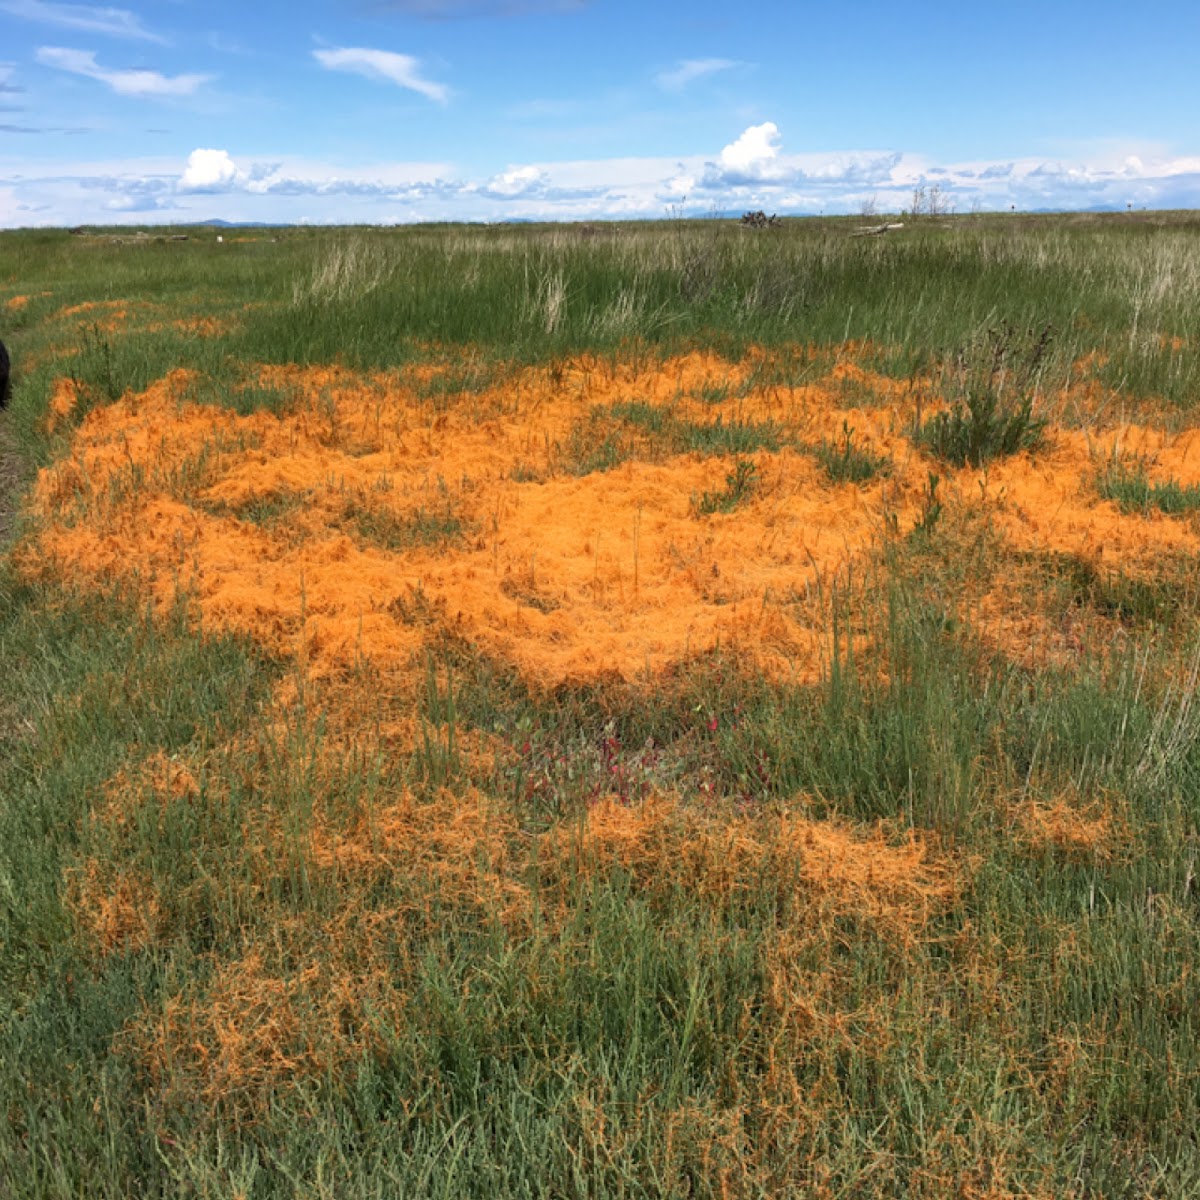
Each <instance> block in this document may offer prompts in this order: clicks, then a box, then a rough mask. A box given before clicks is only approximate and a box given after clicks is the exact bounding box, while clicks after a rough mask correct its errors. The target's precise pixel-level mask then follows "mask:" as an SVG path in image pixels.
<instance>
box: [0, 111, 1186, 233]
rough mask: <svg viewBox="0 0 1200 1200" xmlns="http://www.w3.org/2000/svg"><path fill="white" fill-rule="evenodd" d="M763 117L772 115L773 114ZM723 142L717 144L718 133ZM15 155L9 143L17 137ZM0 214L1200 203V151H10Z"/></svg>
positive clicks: (648, 212)
mask: <svg viewBox="0 0 1200 1200" xmlns="http://www.w3.org/2000/svg"><path fill="white" fill-rule="evenodd" d="M768 124H769V123H768ZM718 145H719V143H718ZM14 153H16V151H15V150H14ZM10 163H11V167H10V170H9V172H8V174H7V176H6V178H7V180H10V181H12V182H11V186H10V189H9V196H8V198H7V201H5V199H4V196H3V190H2V189H0V225H4V224H24V223H29V222H30V221H31V220H36V221H37V222H39V223H43V224H58V225H64V224H77V223H79V222H80V221H83V220H89V219H94V214H95V213H96V212H97V211H100V210H102V209H107V211H108V212H109V213H110V214H112V218H113V219H114V220H129V221H133V220H135V219H137V217H138V214H147V213H149V214H155V213H163V214H164V216H163V218H162V219H166V216H165V212H166V210H167V209H168V207H174V208H175V209H176V211H184V210H185V209H186V211H189V212H191V213H192V214H193V215H194V216H196V217H199V218H211V217H219V218H223V219H225V220H235V221H238V220H242V221H270V222H279V223H288V222H302V223H316V222H329V223H332V224H347V223H356V222H363V223H372V222H386V223H393V222H408V221H415V220H467V221H479V220H506V219H514V218H519V219H534V220H538V219H540V220H592V219H596V218H614V219H620V218H623V217H641V218H645V217H663V216H665V215H668V214H669V213H672V212H679V211H681V210H683V209H685V208H686V210H687V211H688V212H689V213H695V214H696V215H702V214H705V213H710V212H722V213H725V214H729V215H736V214H737V213H739V212H744V211H745V210H746V209H747V208H762V209H765V210H767V211H772V212H779V213H781V214H789V213H806V212H812V213H816V212H827V213H834V212H849V213H855V212H859V211H860V209H861V208H862V206H863V205H864V204H865V203H866V202H868V201H872V202H874V203H875V205H876V206H877V208H878V209H879V211H881V212H897V211H899V210H900V209H902V208H906V207H908V206H909V204H911V202H912V196H913V191H914V189H916V188H920V187H931V186H933V182H934V181H935V180H936V181H937V186H938V187H939V189H940V195H941V197H942V198H943V199H945V200H946V201H948V202H949V203H950V204H952V205H954V206H956V207H957V208H958V210H959V211H967V210H968V209H972V208H975V207H980V208H983V209H990V210H1007V209H1008V208H1009V207H1010V206H1015V207H1016V208H1018V209H1021V210H1026V211H1028V210H1030V209H1039V208H1052V209H1067V210H1069V209H1081V208H1108V209H1121V210H1123V209H1124V208H1125V207H1126V205H1127V204H1129V203H1133V204H1135V205H1137V206H1139V207H1140V206H1142V205H1145V206H1148V207H1152V208H1153V207H1160V208H1162V207H1175V208H1185V207H1186V208H1191V207H1200V156H1192V157H1176V158H1170V157H1168V156H1166V155H1165V154H1164V153H1162V152H1161V150H1158V149H1153V148H1149V147H1129V146H1124V147H1121V148H1120V150H1119V152H1118V151H1113V152H1111V153H1107V154H1105V155H1100V154H1087V155H1083V154H1081V155H1078V156H1071V157H1063V158H1061V159H1058V160H1047V159H1041V158H1025V159H1017V160H1012V161H1003V160H990V161H989V160H978V161H974V162H945V161H932V160H928V159H926V158H924V157H922V156H920V155H917V154H902V153H900V152H898V151H870V150H855V151H847V152H843V153H838V154H824V153H823V154H803V153H791V152H787V151H785V150H784V149H783V147H782V145H781V139H780V138H779V131H778V129H775V128H774V127H773V126H771V127H765V126H754V127H752V128H751V129H750V130H747V131H746V132H745V133H743V135H742V136H741V137H739V138H737V139H735V140H734V141H732V142H731V143H730V144H729V145H728V146H726V147H725V148H724V151H721V150H718V149H717V147H716V146H714V152H713V154H712V155H711V157H707V158H706V157H704V156H701V155H693V156H685V157H682V158H680V157H670V158H666V157H663V158H626V159H601V160H582V161H559V162H539V163H518V164H514V165H511V166H509V167H507V168H506V169H505V170H503V171H500V172H498V173H496V174H491V175H480V176H477V177H475V178H462V177H460V176H459V175H458V173H457V172H456V171H455V170H454V168H453V166H452V165H450V164H447V163H436V162H427V163H415V162H389V163H368V164H363V165H361V166H358V167H346V166H344V165H335V164H332V163H328V162H324V161H321V160H309V159H298V158H293V159H288V160H285V161H282V162H280V161H268V160H265V159H264V160H259V161H255V160H253V159H251V158H249V157H245V158H243V157H241V156H239V158H237V159H234V158H233V156H232V155H231V154H230V153H229V152H228V151H227V150H224V149H216V148H211V147H205V148H199V149H197V150H195V151H193V153H192V154H191V155H190V156H189V157H188V159H187V161H186V164H185V163H183V162H182V161H180V160H178V159H157V158H156V159H141V160H129V161H124V162H117V163H112V164H109V165H108V166H105V167H97V166H96V164H94V163H91V162H81V163H79V164H76V165H73V166H67V165H63V164H58V165H55V166H54V167H53V168H47V166H46V165H45V164H44V162H42V161H40V160H36V159H34V158H30V159H29V160H28V161H21V160H20V159H19V158H17V159H13V158H12V156H11V155H10Z"/></svg>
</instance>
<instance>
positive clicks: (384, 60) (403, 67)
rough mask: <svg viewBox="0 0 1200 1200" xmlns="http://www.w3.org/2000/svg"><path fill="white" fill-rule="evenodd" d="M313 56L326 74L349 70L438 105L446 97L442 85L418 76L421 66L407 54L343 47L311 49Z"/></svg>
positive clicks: (447, 90)
mask: <svg viewBox="0 0 1200 1200" xmlns="http://www.w3.org/2000/svg"><path fill="white" fill-rule="evenodd" d="M313 57H314V58H315V59H316V60H317V62H319V63H320V64H321V66H323V67H324V68H325V69H326V70H328V71H350V72H352V73H353V74H355V75H363V76H365V77H366V78H367V79H375V80H382V81H384V82H385V83H394V84H396V85H397V86H399V87H402V88H408V89H409V90H410V91H414V92H419V93H420V94H421V95H422V96H426V97H428V98H429V99H430V100H436V101H437V102H438V103H439V104H445V103H446V101H447V100H448V99H449V97H450V89H449V88H448V87H446V86H445V84H441V83H433V82H431V81H430V80H428V79H425V78H423V77H422V75H421V63H420V61H419V60H418V59H415V58H413V57H412V55H411V54H394V53H393V52H392V51H390V50H369V49H365V48H362V47H346V48H343V49H334V50H314V51H313Z"/></svg>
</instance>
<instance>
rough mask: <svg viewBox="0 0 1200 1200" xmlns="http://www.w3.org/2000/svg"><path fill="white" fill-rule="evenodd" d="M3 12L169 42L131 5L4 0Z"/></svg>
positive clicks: (45, 22) (0, 1)
mask: <svg viewBox="0 0 1200 1200" xmlns="http://www.w3.org/2000/svg"><path fill="white" fill-rule="evenodd" d="M0 12H3V13H7V14H8V15H9V16H10V17H21V18H22V19H24V20H26V21H37V22H39V23H40V24H42V25H54V26H56V27H57V28H59V29H74V30H77V31H78V32H80V33H100V34H104V35H106V36H107V37H116V38H139V39H141V40H142V41H147V42H162V41H165V39H164V38H161V37H159V36H158V34H156V33H151V32H150V30H148V29H147V28H146V27H145V26H144V25H143V24H142V19H141V17H139V16H138V15H137V13H134V12H130V11H129V9H127V8H100V7H97V6H95V5H91V4H52V3H49V0H0Z"/></svg>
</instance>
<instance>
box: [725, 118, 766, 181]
mask: <svg viewBox="0 0 1200 1200" xmlns="http://www.w3.org/2000/svg"><path fill="white" fill-rule="evenodd" d="M778 157H779V127H778V126H777V125H776V124H775V122H774V121H764V122H763V124H761V125H751V126H750V128H749V129H747V130H746V131H745V133H743V134H742V136H741V137H740V138H738V139H737V141H736V142H732V143H730V144H729V145H728V146H726V147H725V149H724V150H722V151H721V166H722V168H723V169H724V170H726V171H728V172H731V173H736V174H739V175H746V176H761V175H763V174H764V173H765V172H766V171H767V169H768V168H769V167H770V165H771V163H773V162H774V161H775V159H776V158H778Z"/></svg>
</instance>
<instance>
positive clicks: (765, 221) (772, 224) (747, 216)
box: [742, 211, 783, 229]
mask: <svg viewBox="0 0 1200 1200" xmlns="http://www.w3.org/2000/svg"><path fill="white" fill-rule="evenodd" d="M742 224H743V225H745V226H747V227H748V228H750V229H778V228H779V227H780V225H782V224H783V218H782V217H777V216H776V215H775V214H774V213H772V214H771V215H770V216H769V217H768V216H767V214H766V213H765V212H762V211H759V212H748V213H743V214H742Z"/></svg>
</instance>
